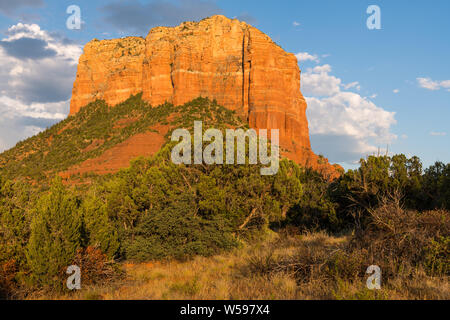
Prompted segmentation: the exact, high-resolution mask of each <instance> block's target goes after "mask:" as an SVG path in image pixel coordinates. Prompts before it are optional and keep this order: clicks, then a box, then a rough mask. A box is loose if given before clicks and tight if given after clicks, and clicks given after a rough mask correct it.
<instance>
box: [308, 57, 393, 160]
mask: <svg viewBox="0 0 450 320" xmlns="http://www.w3.org/2000/svg"><path fill="white" fill-rule="evenodd" d="M331 71H332V68H331V66H330V65H328V64H325V65H320V66H316V67H315V68H309V69H307V70H306V72H304V73H303V74H302V81H301V83H302V92H303V94H304V95H305V97H306V100H307V103H308V110H307V114H308V120H309V128H310V135H311V143H312V146H313V149H314V150H315V151H316V152H318V153H321V154H324V155H325V156H327V157H328V158H329V159H330V160H331V161H332V162H338V163H343V164H345V163H347V164H353V163H354V162H355V161H357V160H359V159H360V158H361V157H364V156H366V155H368V154H372V153H374V152H377V150H378V148H379V147H380V146H386V145H387V144H389V143H391V142H392V141H393V140H394V139H396V138H397V137H396V136H395V135H394V134H392V133H391V132H390V129H391V127H392V126H393V125H395V124H396V120H395V113H394V112H389V111H386V110H384V109H383V108H380V107H378V106H377V105H375V104H374V103H373V102H372V101H370V100H369V99H368V98H366V97H363V96H361V95H360V94H358V93H356V92H351V91H346V90H350V89H355V90H359V86H360V85H359V82H357V81H355V82H352V83H349V84H345V85H343V84H342V80H341V79H339V78H337V77H335V76H333V75H331V74H330V73H331ZM341 88H343V89H344V91H342V90H341ZM372 97H374V96H372Z"/></svg>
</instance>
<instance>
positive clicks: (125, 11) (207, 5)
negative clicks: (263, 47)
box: [99, 0, 222, 34]
mask: <svg viewBox="0 0 450 320" xmlns="http://www.w3.org/2000/svg"><path fill="white" fill-rule="evenodd" d="M99 10H100V12H101V13H102V14H103V15H104V16H103V21H105V22H106V23H108V24H110V25H112V26H113V27H115V28H116V29H117V30H118V31H121V32H138V33H140V34H147V33H148V31H149V30H150V29H151V28H152V27H155V26H175V25H178V24H180V23H181V22H183V21H190V20H199V19H202V18H205V17H208V16H211V15H214V14H220V13H222V10H221V9H220V8H219V7H218V6H217V5H216V3H215V1H212V0H178V1H175V3H174V2H168V1H163V0H153V1H151V2H149V3H145V4H144V3H141V2H140V1H137V0H129V1H115V2H113V3H109V4H107V5H105V6H103V7H101V8H99Z"/></svg>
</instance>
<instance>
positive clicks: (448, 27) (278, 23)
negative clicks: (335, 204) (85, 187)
mask: <svg viewBox="0 0 450 320" xmlns="http://www.w3.org/2000/svg"><path fill="white" fill-rule="evenodd" d="M72 5H76V6H78V7H79V8H80V18H81V19H80V21H81V24H80V29H73V28H68V26H67V21H68V19H69V22H70V21H73V19H71V16H73V14H74V11H71V10H69V12H68V8H69V7H70V6H72ZM371 5H376V6H377V7H378V8H379V13H380V14H379V16H377V17H375V18H377V19H376V20H374V13H375V12H374V11H369V13H368V7H369V6H371ZM449 12H450V1H448V0H434V1H432V2H430V1H417V0H395V1H385V0H371V1H365V0H346V1H335V0H316V1H310V0H308V1H303V0H279V1H270V0H217V1H215V0H148V1H144V0H110V1H106V0H90V1H86V0H83V1H73V0H70V1H65V0H15V1H11V0H0V112H1V115H2V116H1V117H0V151H3V150H6V149H8V148H11V147H13V146H14V145H15V144H16V143H17V142H19V141H20V140H23V139H26V138H28V137H30V136H32V135H34V134H36V133H38V132H40V131H42V130H44V129H45V128H46V127H49V126H51V125H52V124H54V123H56V122H58V121H61V120H62V119H64V118H65V117H66V116H67V114H68V113H69V102H70V97H71V91H72V85H73V82H74V79H75V75H76V68H77V63H78V58H79V56H80V55H81V53H82V49H83V46H84V45H85V44H86V43H87V42H89V41H90V40H91V39H93V38H97V39H111V38H117V37H124V36H146V35H147V33H148V31H149V30H150V29H151V28H152V27H155V26H175V25H178V24H179V23H181V22H183V21H197V20H201V19H203V18H205V17H208V16H211V15H214V14H222V15H225V16H227V17H229V18H237V19H240V20H243V21H246V22H247V23H249V24H251V25H253V26H254V27H256V28H258V29H260V30H261V31H263V32H264V33H266V34H267V35H269V36H270V37H271V38H272V39H273V40H274V41H275V42H276V43H277V44H279V45H280V46H281V47H282V48H284V49H285V50H286V51H288V52H292V53H294V54H295V55H296V56H297V59H298V62H299V66H300V69H301V72H302V74H301V91H302V93H303V95H304V96H305V98H306V100H307V103H308V110H307V117H308V121H309V129H310V136H311V143H312V148H313V150H314V151H315V152H316V153H317V154H322V155H324V156H325V157H327V158H329V160H330V161H331V162H333V163H339V164H341V165H343V166H344V167H345V168H353V167H355V166H356V163H357V162H358V160H359V159H360V158H363V157H366V156H367V155H371V154H377V153H379V152H380V153H382V154H385V153H386V152H388V153H389V154H399V153H403V154H405V155H407V156H408V157H410V156H414V155H417V156H419V157H420V158H421V159H422V161H423V164H424V166H425V167H427V166H429V165H431V164H433V163H434V162H435V161H443V162H446V163H448V162H450V124H449V121H450V64H449V62H448V59H449V57H450V40H449V39H450V37H449V35H450V19H448V13H449ZM368 20H369V25H373V24H374V23H375V22H379V25H377V28H369V27H368ZM69 25H70V24H69ZM378 27H379V28H378Z"/></svg>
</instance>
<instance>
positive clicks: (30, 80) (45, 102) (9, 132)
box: [0, 23, 82, 151]
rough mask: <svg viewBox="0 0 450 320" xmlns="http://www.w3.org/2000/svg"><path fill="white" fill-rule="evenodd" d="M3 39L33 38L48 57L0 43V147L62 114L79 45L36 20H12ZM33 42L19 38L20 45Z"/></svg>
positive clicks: (64, 110) (7, 145) (65, 108)
mask: <svg viewBox="0 0 450 320" xmlns="http://www.w3.org/2000/svg"><path fill="white" fill-rule="evenodd" d="M5 34H6V37H5V38H3V39H2V40H1V42H2V43H3V44H5V43H8V44H10V46H11V45H14V43H15V42H16V41H21V40H22V39H35V40H39V41H36V42H34V44H36V43H39V44H43V45H44V46H45V48H46V49H48V50H51V52H52V55H51V56H41V57H39V58H34V57H33V55H31V54H30V55H28V56H27V55H23V52H26V51H27V50H28V48H27V47H20V46H18V49H17V50H12V51H11V50H9V51H7V50H5V48H4V47H3V46H0V112H1V114H2V117H1V118H0V137H1V138H0V151H3V150H5V149H7V148H10V147H12V146H13V145H14V144H15V143H16V142H17V141H18V140H21V139H24V138H27V137H29V136H31V135H33V134H36V133H37V132H39V131H40V130H43V129H44V128H46V127H47V126H50V125H52V124H53V123H55V122H57V121H59V120H61V119H63V118H64V117H65V116H66V115H67V114H68V110H69V100H70V96H71V90H72V85H73V81H74V79H75V74H76V66H77V63H78V58H79V56H80V54H81V52H82V48H81V46H80V45H77V44H75V43H72V42H71V41H69V40H68V39H63V38H62V37H58V36H57V35H53V34H50V33H49V32H47V31H45V30H42V29H41V28H40V27H39V25H37V24H22V23H18V24H16V25H14V26H12V27H10V28H9V29H8V31H7V32H6V33H5ZM24 43H25V44H27V43H33V42H32V41H31V42H29V41H28V42H26V41H22V42H21V44H24Z"/></svg>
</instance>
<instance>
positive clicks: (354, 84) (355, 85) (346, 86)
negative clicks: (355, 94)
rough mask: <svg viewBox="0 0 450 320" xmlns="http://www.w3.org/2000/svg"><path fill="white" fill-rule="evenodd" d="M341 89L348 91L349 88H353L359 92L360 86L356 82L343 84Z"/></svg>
mask: <svg viewBox="0 0 450 320" xmlns="http://www.w3.org/2000/svg"><path fill="white" fill-rule="evenodd" d="M342 87H343V88H344V89H345V90H348V89H351V88H355V89H356V90H358V91H359V90H361V85H360V84H359V82H358V81H354V82H351V83H349V84H343V85H342Z"/></svg>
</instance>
